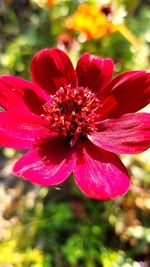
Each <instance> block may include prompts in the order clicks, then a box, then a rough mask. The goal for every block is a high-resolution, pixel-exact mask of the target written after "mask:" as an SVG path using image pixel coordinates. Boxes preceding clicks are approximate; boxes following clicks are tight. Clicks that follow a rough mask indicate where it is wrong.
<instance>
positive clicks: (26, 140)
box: [0, 112, 48, 149]
mask: <svg viewBox="0 0 150 267" xmlns="http://www.w3.org/2000/svg"><path fill="white" fill-rule="evenodd" d="M46 127H47V121H46V120H45V119H43V118H41V117H40V116H37V115H33V114H31V113H17V112H0V145H1V146H6V147H11V148H16V149H25V148H30V147H32V145H33V143H34V142H35V139H36V138H39V137H40V136H41V137H42V138H44V136H46V135H47V134H48V129H47V128H46Z"/></svg>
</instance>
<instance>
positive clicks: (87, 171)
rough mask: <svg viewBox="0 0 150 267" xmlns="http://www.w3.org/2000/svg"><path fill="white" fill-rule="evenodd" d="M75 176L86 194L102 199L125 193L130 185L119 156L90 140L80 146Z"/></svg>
mask: <svg viewBox="0 0 150 267" xmlns="http://www.w3.org/2000/svg"><path fill="white" fill-rule="evenodd" d="M74 176H75V181H76V183H77V185H78V186H79V188H80V189H81V191H82V192H83V193H84V194H85V195H87V196H88V197H91V198H95V199H100V200H110V199H114V198H116V197H118V196H121V195H124V194H125V193H126V192H127V191H128V189H129V186H130V179H129V176H128V173H127V170H126V168H125V167H124V165H123V164H122V162H121V161H120V160H119V158H118V157H117V156H116V155H114V154H112V153H110V152H107V151H105V150H102V149H100V148H98V147H96V146H94V145H93V144H91V143H90V142H87V143H85V144H84V145H83V148H82V147H81V146H80V149H79V151H78V159H77V164H76V167H75V168H74Z"/></svg>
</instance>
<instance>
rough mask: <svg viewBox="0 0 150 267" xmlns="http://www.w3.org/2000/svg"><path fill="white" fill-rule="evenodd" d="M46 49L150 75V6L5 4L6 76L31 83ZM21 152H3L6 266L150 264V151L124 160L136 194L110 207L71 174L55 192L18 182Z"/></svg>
mask: <svg viewBox="0 0 150 267" xmlns="http://www.w3.org/2000/svg"><path fill="white" fill-rule="evenodd" d="M83 4H84V5H86V6H84V8H83ZM89 4H90V8H88V7H87V5H89ZM80 5H82V6H80ZM93 14H94V15H93ZM91 16H92V18H91ZM83 25H84V27H83ZM45 47H59V48H61V49H63V50H64V51H66V52H67V53H68V54H69V56H70V57H71V59H72V61H73V63H74V64H76V62H77V60H78V58H79V56H80V55H81V54H82V53H83V52H85V51H88V52H90V53H94V54H96V55H99V56H101V57H112V58H113V60H114V62H115V75H116V74H119V73H120V72H122V71H125V70H131V69H145V70H150V2H149V0H147V1H146V0H132V1H131V0H118V1H102V0H101V1H99V0H97V1H92V0H91V1H90V0H89V1H77V0H74V1H73V0H72V1H71V0H66V1H65V0H64V1H59V0H53V1H52V0H49V1H48V0H47V1H46V0H0V75H3V74H12V75H18V76H21V77H23V78H27V79H30V61H31V58H32V56H33V54H34V53H35V52H37V51H38V50H39V49H41V48H45ZM146 110H147V111H149V107H147V109H146ZM22 153H24V151H19V152H17V151H15V150H13V149H8V148H0V267H149V266H150V228H149V226H150V152H149V151H146V152H144V153H142V154H140V155H132V156H129V155H127V156H122V160H123V162H124V164H125V165H126V166H127V168H128V170H129V173H130V175H131V180H132V186H131V190H130V191H129V192H128V194H127V195H126V196H124V197H121V198H118V199H117V200H115V201H107V202H102V201H95V200H92V199H88V198H86V197H85V196H84V195H83V194H82V193H81V192H80V191H79V190H78V189H77V187H76V186H75V184H74V181H73V177H70V179H69V180H68V181H67V182H65V183H63V184H61V185H59V186H58V187H51V188H47V187H40V186H36V185H32V184H30V183H28V182H27V181H23V180H22V179H18V178H16V177H14V176H13V175H12V172H11V170H12V166H13V165H14V163H15V162H16V160H17V158H18V157H20V155H21V154H22Z"/></svg>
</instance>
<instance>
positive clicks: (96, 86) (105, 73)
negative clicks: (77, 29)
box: [76, 53, 113, 94]
mask: <svg viewBox="0 0 150 267" xmlns="http://www.w3.org/2000/svg"><path fill="white" fill-rule="evenodd" d="M76 72H77V77H78V83H79V86H83V87H88V88H89V89H91V90H92V91H93V92H97V93H98V94H99V93H100V90H101V89H102V87H104V86H105V85H106V84H107V83H108V82H109V81H110V80H111V78H112V73H113V61H112V59H110V58H106V59H103V58H100V57H97V56H93V55H91V54H89V53H85V54H83V55H82V56H81V58H80V59H79V61H78V64H77V68H76Z"/></svg>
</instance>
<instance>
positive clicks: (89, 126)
mask: <svg viewBox="0 0 150 267" xmlns="http://www.w3.org/2000/svg"><path fill="white" fill-rule="evenodd" d="M98 106H99V100H98V99H97V98H96V96H95V94H94V93H92V92H91V91H90V90H89V89H88V88H83V87H77V88H71V86H70V85H68V86H64V87H61V88H60V89H59V90H58V91H57V92H56V94H55V95H53V96H51V99H50V101H48V102H47V103H45V104H44V106H43V109H44V116H45V117H46V118H47V119H48V120H49V128H50V131H52V132H57V133H59V135H61V136H65V137H68V138H69V139H70V144H71V145H72V146H73V145H74V144H75V143H76V141H77V140H78V138H79V136H80V135H82V136H85V135H86V134H87V133H89V132H92V131H94V130H95V124H94V121H95V118H96V110H97V109H98Z"/></svg>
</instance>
